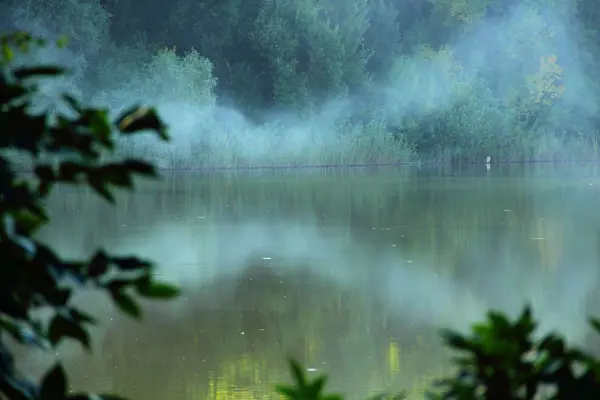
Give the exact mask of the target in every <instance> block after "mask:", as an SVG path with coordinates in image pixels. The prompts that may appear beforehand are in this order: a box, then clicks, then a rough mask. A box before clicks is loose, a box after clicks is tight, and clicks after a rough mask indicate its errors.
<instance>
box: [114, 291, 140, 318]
mask: <svg viewBox="0 0 600 400" xmlns="http://www.w3.org/2000/svg"><path fill="white" fill-rule="evenodd" d="M111 296H112V298H113V300H114V301H115V303H116V304H117V306H118V307H119V309H120V310H121V311H123V312H124V313H125V314H128V315H129V316H131V317H134V318H136V319H139V318H141V317H142V310H141V309H140V306H139V305H138V303H137V302H136V301H135V299H133V297H132V296H130V295H128V294H126V293H125V292H123V291H118V292H117V291H111Z"/></svg>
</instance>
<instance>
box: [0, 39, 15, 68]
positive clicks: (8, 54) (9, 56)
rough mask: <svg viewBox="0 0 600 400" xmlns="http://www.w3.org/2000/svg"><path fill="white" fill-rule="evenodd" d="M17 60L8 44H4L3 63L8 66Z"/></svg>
mask: <svg viewBox="0 0 600 400" xmlns="http://www.w3.org/2000/svg"><path fill="white" fill-rule="evenodd" d="M13 58H15V52H14V51H13V49H11V48H10V46H9V45H7V44H2V63H3V64H8V63H10V62H12V60H13Z"/></svg>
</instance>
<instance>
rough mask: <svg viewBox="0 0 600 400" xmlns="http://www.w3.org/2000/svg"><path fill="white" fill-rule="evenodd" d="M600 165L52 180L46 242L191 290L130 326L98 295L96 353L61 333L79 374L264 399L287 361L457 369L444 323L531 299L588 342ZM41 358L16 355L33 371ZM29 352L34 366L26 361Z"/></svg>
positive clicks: (390, 371)
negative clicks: (125, 262)
mask: <svg viewBox="0 0 600 400" xmlns="http://www.w3.org/2000/svg"><path fill="white" fill-rule="evenodd" d="M599 171H600V167H599V166H597V165H577V166H575V165H561V166H552V165H538V166H532V165H529V166H522V165H521V166H520V165H492V166H491V168H490V169H487V168H486V167H485V166H473V167H470V168H463V169H460V170H459V169H450V168H442V169H440V168H429V167H428V168H416V167H404V168H377V169H376V168H370V169H311V170H270V171H264V170H262V171H246V172H239V171H238V172H202V173H201V172H165V173H164V178H163V180H161V181H160V182H150V183H143V184H141V185H139V189H138V191H137V192H135V193H133V194H123V195H120V196H119V200H118V206H117V207H116V208H111V207H110V206H108V205H106V204H104V203H103V202H102V201H101V200H99V199H98V198H97V197H96V196H95V195H93V194H92V193H90V192H89V191H75V190H73V189H69V188H61V189H60V190H58V191H57V192H56V193H55V194H54V196H53V197H52V199H51V201H50V209H51V216H52V218H53V219H54V220H53V221H54V222H53V224H52V226H50V227H49V228H48V229H46V230H45V231H44V232H42V235H41V236H42V237H43V238H44V239H46V240H48V241H49V242H50V243H52V244H54V245H56V246H58V247H59V248H60V250H61V253H62V254H64V255H65V256H87V255H89V254H90V253H91V252H92V251H93V250H94V249H95V248H97V246H98V245H102V246H107V247H108V248H110V249H114V250H115V252H118V253H121V254H126V253H136V254H138V255H144V256H146V257H150V258H151V259H153V260H155V261H156V262H157V264H158V270H157V273H159V274H161V275H162V277H163V278H164V279H165V280H169V281H174V282H176V283H178V284H179V285H180V286H181V288H182V289H183V295H182V296H181V298H179V299H178V300H176V301H173V302H169V303H146V304H145V317H144V320H143V321H142V322H135V321H132V320H130V319H128V318H126V317H123V316H121V315H120V314H119V313H118V312H116V311H114V310H113V309H112V308H111V307H110V306H109V302H108V301H107V300H106V299H105V298H104V297H102V296H99V295H85V296H83V297H82V299H83V300H84V302H85V303H86V308H88V309H92V310H93V311H95V312H97V313H99V314H100V315H101V316H102V324H101V326H100V327H99V328H98V329H96V331H95V332H96V334H95V338H94V352H93V353H92V354H91V355H86V354H84V353H83V352H82V351H79V350H78V348H71V347H69V346H63V348H61V349H60V350H59V356H60V357H62V358H64V359H65V361H66V363H67V365H68V369H69V372H70V373H71V376H72V377H73V379H74V387H75V388H77V389H82V388H86V389H90V390H97V391H114V392H118V393H119V394H123V395H127V396H130V397H132V398H135V399H146V400H154V399H157V400H158V399H164V398H170V399H249V398H257V399H263V398H264V399H267V398H275V397H274V396H272V394H271V393H272V387H273V384H274V383H280V382H288V381H289V375H288V370H287V364H286V358H287V357H289V356H293V357H296V358H298V359H299V360H300V361H301V362H302V363H303V365H304V366H306V367H307V368H309V369H310V371H309V372H308V374H309V375H315V374H319V373H322V372H323V373H331V380H330V384H331V385H330V389H331V390H333V391H338V392H342V393H346V394H348V395H349V397H348V398H349V399H355V398H364V397H365V395H366V394H367V393H373V392H377V391H381V390H388V389H391V390H398V389H405V390H407V391H408V392H409V393H410V396H409V397H410V398H418V394H419V393H420V392H421V391H422V389H423V388H424V387H425V385H426V384H427V382H429V381H430V380H431V379H434V378H436V377H439V376H442V375H443V374H444V373H447V372H448V371H449V368H448V365H447V364H446V361H445V360H446V357H447V354H446V353H445V351H444V350H443V346H442V343H441V342H440V340H439V339H438V331H439V328H440V327H442V326H445V327H451V328H455V329H459V330H464V329H466V327H468V324H469V323H471V322H474V321H476V320H480V319H482V318H483V317H484V313H485V310H486V309H488V308H490V307H493V308H500V309H503V310H505V311H507V312H509V313H511V314H512V315H515V314H516V313H518V312H519V311H520V309H521V307H522V305H523V304H524V302H530V303H531V304H533V306H534V311H535V315H536V316H538V317H540V318H541V320H542V329H554V328H558V329H561V330H562V331H563V332H564V333H566V334H567V335H568V337H569V339H570V340H572V341H573V342H576V343H582V344H589V343H590V342H593V340H592V339H590V332H589V330H588V329H587V327H586V324H585V318H586V316H587V315H589V314H594V312H595V308H596V306H595V305H596V304H598V303H597V302H598V300H600V296H599V295H598V294H599V292H598V289H599V288H600V277H599V272H600V269H599V265H600V264H599V262H600V260H599V253H598V249H600V246H599V245H600V242H599V240H600V173H599ZM39 361H40V359H39V358H36V357H33V356H32V357H30V358H27V359H26V360H25V362H26V363H28V364H29V366H30V369H31V370H32V371H33V372H35V369H36V368H34V367H37V368H38V369H39V366H40V365H42V364H40V363H38V362H39ZM34 364H35V365H34Z"/></svg>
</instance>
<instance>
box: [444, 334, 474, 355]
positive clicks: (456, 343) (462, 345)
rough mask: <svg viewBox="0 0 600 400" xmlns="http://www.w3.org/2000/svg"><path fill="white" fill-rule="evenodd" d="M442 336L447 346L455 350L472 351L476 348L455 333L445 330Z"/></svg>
mask: <svg viewBox="0 0 600 400" xmlns="http://www.w3.org/2000/svg"><path fill="white" fill-rule="evenodd" d="M441 336H442V340H443V341H444V343H445V344H447V345H448V346H450V347H453V348H455V349H458V350H466V351H472V350H474V349H475V348H476V346H475V344H474V343H473V342H472V341H470V340H468V339H467V338H465V337H464V336H462V335H460V334H458V333H456V332H454V331H451V330H447V329H444V330H442V332H441Z"/></svg>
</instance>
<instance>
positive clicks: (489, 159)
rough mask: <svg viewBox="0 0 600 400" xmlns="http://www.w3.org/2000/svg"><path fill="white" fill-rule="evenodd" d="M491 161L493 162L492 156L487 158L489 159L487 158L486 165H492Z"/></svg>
mask: <svg viewBox="0 0 600 400" xmlns="http://www.w3.org/2000/svg"><path fill="white" fill-rule="evenodd" d="M490 161H492V157H490V156H487V157H486V158H485V163H486V164H489V163H490Z"/></svg>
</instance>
